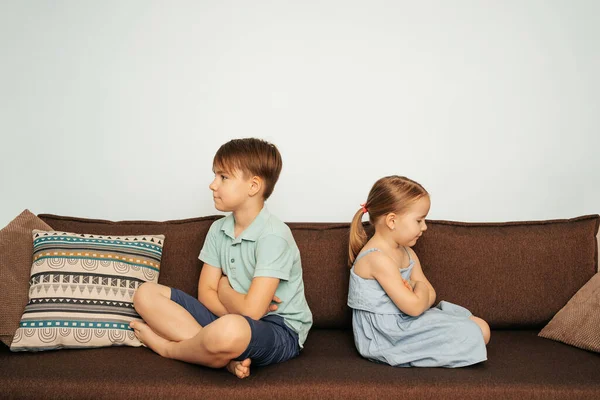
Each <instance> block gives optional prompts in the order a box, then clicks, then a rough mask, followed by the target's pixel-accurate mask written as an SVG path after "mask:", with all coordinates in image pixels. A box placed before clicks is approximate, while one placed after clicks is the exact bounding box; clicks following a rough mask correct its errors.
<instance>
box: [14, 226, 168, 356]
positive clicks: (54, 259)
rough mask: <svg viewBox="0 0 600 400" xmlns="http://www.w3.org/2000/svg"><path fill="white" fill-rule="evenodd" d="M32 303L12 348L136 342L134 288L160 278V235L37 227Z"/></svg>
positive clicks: (37, 348)
mask: <svg viewBox="0 0 600 400" xmlns="http://www.w3.org/2000/svg"><path fill="white" fill-rule="evenodd" d="M32 235H33V265H32V267H31V278H30V284H31V286H30V289H29V302H28V303H27V306H26V307H25V311H24V312H23V317H22V318H21V322H20V324H19V329H17V331H16V332H15V336H14V338H13V341H12V344H11V346H10V349H11V350H12V351H40V350H52V349H60V348H87V347H103V346H112V345H129V346H141V343H140V341H139V340H138V338H137V337H136V336H135V334H134V333H133V330H132V329H131V328H130V327H129V323H130V322H131V321H132V320H134V319H140V317H139V315H138V314H137V313H136V312H135V310H134V308H133V295H134V293H135V291H136V290H137V288H138V287H139V285H141V284H142V283H144V282H157V281H158V277H159V274H160V260H161V257H162V247H163V242H164V236H163V235H139V236H137V235H136V236H128V237H125V236H112V235H108V236H105V235H97V234H94V235H89V234H79V233H68V232H55V231H41V230H37V229H34V230H33V232H32Z"/></svg>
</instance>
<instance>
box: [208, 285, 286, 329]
mask: <svg viewBox="0 0 600 400" xmlns="http://www.w3.org/2000/svg"><path fill="white" fill-rule="evenodd" d="M278 285H279V278H268V277H256V278H254V279H252V283H251V284H250V289H248V294H242V293H238V292H236V291H235V290H234V289H233V288H232V287H231V285H230V284H229V280H228V279H227V276H222V277H221V278H220V280H219V286H218V290H217V294H218V296H219V300H220V302H221V303H222V304H223V305H224V306H225V308H226V309H227V310H229V311H230V312H231V313H235V314H240V315H245V316H247V317H250V318H252V319H255V320H259V319H261V318H262V317H263V316H264V315H265V314H266V313H267V312H269V311H274V310H276V309H277V306H271V302H272V301H275V302H279V301H280V300H279V298H277V296H275V291H276V290H277V286H278Z"/></svg>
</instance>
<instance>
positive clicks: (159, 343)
mask: <svg viewBox="0 0 600 400" xmlns="http://www.w3.org/2000/svg"><path fill="white" fill-rule="evenodd" d="M129 327H130V328H132V329H133V332H134V333H135V336H137V338H138V339H139V340H140V342H142V344H143V345H144V346H146V347H150V348H151V349H152V350H153V351H154V352H156V353H158V354H160V355H161V356H163V357H166V354H167V348H168V347H169V345H170V344H171V342H170V341H168V340H167V339H165V338H163V337H161V336H159V335H157V334H156V333H155V332H154V331H153V330H152V328H150V327H149V326H148V325H147V324H146V323H145V322H143V321H131V322H130V323H129Z"/></svg>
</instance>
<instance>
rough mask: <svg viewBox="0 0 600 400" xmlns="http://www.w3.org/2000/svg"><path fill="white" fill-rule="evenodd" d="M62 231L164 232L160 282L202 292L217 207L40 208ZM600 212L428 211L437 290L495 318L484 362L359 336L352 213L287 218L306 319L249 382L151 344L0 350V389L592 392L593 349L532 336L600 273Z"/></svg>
mask: <svg viewBox="0 0 600 400" xmlns="http://www.w3.org/2000/svg"><path fill="white" fill-rule="evenodd" d="M40 217H41V218H42V219H43V220H44V221H45V222H46V223H48V224H49V225H50V226H52V228H54V229H56V230H63V231H70V232H79V233H94V234H105V235H109V234H112V235H117V234H119V235H121V234H124V235H128V234H141V233H147V234H152V233H156V234H164V235H165V237H166V239H165V247H164V252H163V259H162V266H161V275H160V278H159V282H160V283H163V284H165V285H169V286H173V287H177V288H180V289H182V290H184V291H186V292H188V293H190V294H192V295H196V294H197V282H198V277H199V273H200V269H201V263H200V262H199V261H198V258H197V256H198V253H199V251H200V248H201V247H202V243H203V240H204V237H205V235H206V233H207V230H208V228H209V226H210V224H211V223H212V222H213V221H214V220H215V219H217V218H219V217H218V216H211V217H205V218H195V219H187V220H179V221H168V222H144V221H135V222H132V221H123V222H110V221H101V220H89V219H81V218H71V217H61V216H55V215H40ZM599 223H600V216H598V215H591V216H584V217H579V218H575V219H569V220H555V221H538V222H515V223H459V222H447V221H428V225H429V230H428V231H427V232H426V234H425V235H424V236H423V238H421V240H420V241H419V243H418V245H417V246H416V247H415V251H416V252H417V254H418V255H419V257H420V259H421V262H422V265H423V268H424V271H425V273H426V275H427V276H428V278H429V279H430V281H431V282H432V284H433V285H434V287H435V288H436V290H437V293H438V301H439V300H448V301H451V302H454V303H457V304H460V305H463V306H465V307H467V308H469V309H470V310H471V311H472V312H473V313H474V314H475V315H478V316H480V317H483V318H484V319H486V320H487V321H488V322H489V324H490V326H491V327H492V329H493V330H492V339H491V343H490V344H489V346H488V360H487V361H486V362H484V363H481V364H478V365H474V366H471V367H467V368H461V369H443V368H424V369H418V368H393V367H390V366H387V365H382V364H376V363H372V362H369V361H367V360H365V359H363V358H361V357H360V356H359V354H358V353H357V352H356V350H355V347H354V342H353V338H352V330H351V318H350V315H351V314H350V310H349V309H348V308H347V306H346V296H347V290H348V274H349V270H348V268H347V266H346V260H347V243H348V224H344V223H290V224H289V225H290V227H291V228H292V231H293V234H294V237H295V238H296V241H297V243H298V246H299V248H300V251H301V254H302V265H303V268H304V280H305V287H306V297H307V300H308V302H309V305H310V307H311V309H312V311H313V315H314V326H313V329H312V330H311V332H310V334H309V336H308V340H307V342H306V344H305V348H304V350H303V351H302V353H301V355H300V356H299V357H297V358H296V359H294V360H291V361H288V362H285V363H282V364H279V365H274V366H269V367H264V368H253V369H252V374H251V376H250V377H249V378H247V379H245V380H239V379H237V378H235V377H233V376H232V375H230V374H229V373H227V372H226V371H224V370H213V369H209V368H204V367H200V366H196V365H190V364H186V363H183V362H178V361H173V360H168V359H164V358H161V357H159V356H158V355H156V354H154V353H153V352H152V351H150V350H149V349H147V348H134V347H108V348H98V349H89V350H58V351H47V352H40V353H11V352H10V351H9V350H8V348H7V347H6V346H4V345H2V348H0V397H2V398H10V399H16V398H35V399H50V398H56V399H85V398H106V399H115V398H130V399H131V398H156V399H162V398H186V399H187V398H190V399H192V398H197V399H206V398H226V397H229V396H231V397H232V398H282V399H296V398H388V397H389V398H392V397H393V398H407V399H411V400H416V399H434V398H435V399H481V398H505V399H523V398H539V399H554V398H557V399H558V398H578V399H599V398H600V379H599V374H600V354H598V353H594V352H590V351H585V350H581V349H578V348H575V347H572V346H569V345H566V344H563V343H560V342H556V341H552V340H549V339H544V338H541V337H538V336H537V334H538V332H539V331H540V329H541V328H542V327H543V326H544V325H545V324H546V323H547V322H548V321H549V320H550V319H551V318H552V317H553V316H554V314H556V312H558V311H559V310H560V309H561V308H562V307H563V306H564V305H565V304H566V303H567V301H568V300H569V299H570V298H571V297H572V296H573V295H574V294H575V293H576V292H577V291H578V290H579V289H580V288H581V286H582V285H584V284H585V283H586V282H587V281H588V280H589V279H590V278H591V277H592V276H593V275H594V274H595V273H596V271H597V266H598V247H597V246H598V245H597V239H596V234H597V232H598V226H599Z"/></svg>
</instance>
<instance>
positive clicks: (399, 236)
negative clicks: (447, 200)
mask: <svg viewBox="0 0 600 400" xmlns="http://www.w3.org/2000/svg"><path fill="white" fill-rule="evenodd" d="M430 206H431V201H430V200H429V196H423V197H421V198H420V199H419V200H417V201H416V202H414V203H413V204H411V205H410V207H409V208H408V210H406V212H404V213H403V214H397V215H396V216H395V217H394V218H393V219H392V221H391V224H392V227H393V228H395V229H394V230H393V231H392V235H393V236H394V240H395V241H396V243H398V244H399V245H401V246H409V247H411V246H414V245H415V244H416V243H417V240H418V239H419V238H420V237H421V235H422V234H423V232H425V231H426V230H427V225H426V224H425V217H426V216H427V214H428V213H429V207H430Z"/></svg>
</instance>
